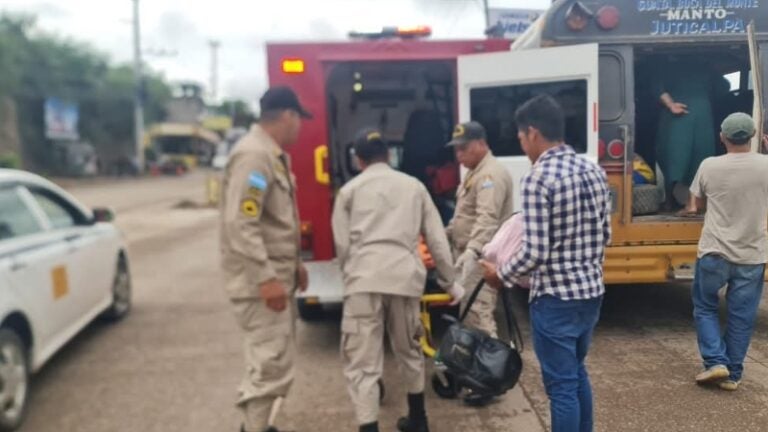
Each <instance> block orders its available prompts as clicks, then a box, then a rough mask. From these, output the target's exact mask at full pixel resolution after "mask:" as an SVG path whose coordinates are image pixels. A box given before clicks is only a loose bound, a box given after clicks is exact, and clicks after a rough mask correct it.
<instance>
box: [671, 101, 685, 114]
mask: <svg viewBox="0 0 768 432" xmlns="http://www.w3.org/2000/svg"><path fill="white" fill-rule="evenodd" d="M667 108H669V112H671V113H672V114H674V115H676V116H684V115H686V114H688V105H686V104H684V103H680V102H672V103H671V104H669V105H668V106H667Z"/></svg>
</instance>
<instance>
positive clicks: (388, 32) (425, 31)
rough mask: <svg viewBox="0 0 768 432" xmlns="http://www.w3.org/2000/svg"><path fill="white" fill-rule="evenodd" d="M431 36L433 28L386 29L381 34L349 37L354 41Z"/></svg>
mask: <svg viewBox="0 0 768 432" xmlns="http://www.w3.org/2000/svg"><path fill="white" fill-rule="evenodd" d="M431 35H432V28H431V27H429V26H413V27H384V28H383V29H382V30H381V31H380V32H357V31H352V32H349V37H350V38H353V39H386V38H396V37H399V38H403V39H416V38H423V37H429V36H431Z"/></svg>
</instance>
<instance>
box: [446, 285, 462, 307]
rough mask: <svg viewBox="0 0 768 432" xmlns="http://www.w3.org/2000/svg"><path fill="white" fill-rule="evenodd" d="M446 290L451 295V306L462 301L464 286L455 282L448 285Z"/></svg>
mask: <svg viewBox="0 0 768 432" xmlns="http://www.w3.org/2000/svg"><path fill="white" fill-rule="evenodd" d="M446 291H447V292H448V294H450V295H451V303H450V305H451V306H456V305H457V304H459V303H461V300H462V299H463V298H464V294H465V291H464V287H462V286H461V285H459V284H457V283H454V284H453V285H451V286H450V287H448V288H447V289H446Z"/></svg>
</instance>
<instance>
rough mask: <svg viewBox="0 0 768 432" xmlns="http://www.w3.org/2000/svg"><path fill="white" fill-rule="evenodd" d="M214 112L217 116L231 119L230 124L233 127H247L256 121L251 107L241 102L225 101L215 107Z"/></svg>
mask: <svg viewBox="0 0 768 432" xmlns="http://www.w3.org/2000/svg"><path fill="white" fill-rule="evenodd" d="M214 112H215V113H216V114H218V115H224V116H230V117H232V118H233V122H232V123H233V126H235V127H249V126H250V125H251V123H253V122H254V121H255V120H256V116H255V115H254V114H253V110H251V107H250V106H249V105H248V104H247V103H246V102H244V101H242V100H226V101H224V102H222V104H221V105H219V106H217V107H215V108H214Z"/></svg>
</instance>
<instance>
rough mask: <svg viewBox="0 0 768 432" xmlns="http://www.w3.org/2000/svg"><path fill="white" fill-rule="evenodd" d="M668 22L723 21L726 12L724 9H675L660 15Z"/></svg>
mask: <svg viewBox="0 0 768 432" xmlns="http://www.w3.org/2000/svg"><path fill="white" fill-rule="evenodd" d="M661 16H662V17H666V18H667V20H669V21H682V20H703V19H708V20H711V19H719V20H722V19H725V18H726V17H728V11H726V10H725V9H693V10H691V9H677V10H671V11H669V12H667V13H663V14H661Z"/></svg>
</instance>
